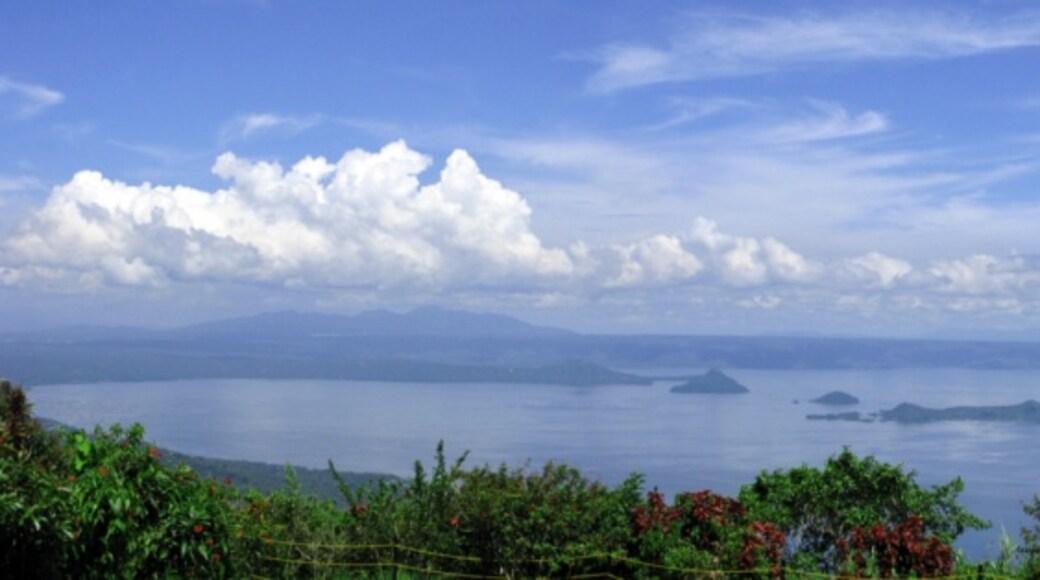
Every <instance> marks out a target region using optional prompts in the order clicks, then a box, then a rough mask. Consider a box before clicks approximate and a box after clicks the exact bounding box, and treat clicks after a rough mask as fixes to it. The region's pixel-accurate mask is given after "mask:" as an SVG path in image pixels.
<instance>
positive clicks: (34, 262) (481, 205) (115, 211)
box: [0, 142, 573, 288]
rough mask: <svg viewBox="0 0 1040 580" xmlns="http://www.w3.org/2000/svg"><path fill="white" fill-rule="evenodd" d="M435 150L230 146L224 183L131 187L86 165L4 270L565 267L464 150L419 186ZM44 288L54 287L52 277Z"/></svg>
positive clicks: (500, 270) (431, 279) (338, 281)
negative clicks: (309, 151)
mask: <svg viewBox="0 0 1040 580" xmlns="http://www.w3.org/2000/svg"><path fill="white" fill-rule="evenodd" d="M429 165H430V159H429V158H427V157H425V156H423V155H421V154H419V153H417V152H415V151H413V150H411V149H409V148H408V147H407V146H406V145H405V144H404V143H403V142H395V143H392V144H390V145H387V146H386V147H384V148H383V149H382V150H381V151H379V152H377V153H369V152H365V151H361V150H354V151H350V152H348V153H347V154H346V155H344V156H343V157H342V159H340V160H339V161H338V162H337V163H330V162H328V161H326V160H325V159H323V158H320V157H319V158H311V157H308V158H305V159H303V160H302V161H300V162H298V163H297V164H296V165H294V166H293V167H292V168H290V169H289V170H288V171H285V170H283V169H282V167H281V166H280V165H278V164H277V163H265V162H252V161H248V160H243V159H240V158H237V157H235V156H234V155H233V154H230V153H226V154H224V155H221V156H220V157H219V158H218V159H217V162H216V163H215V164H214V166H213V171H214V173H216V174H217V175H218V176H220V177H222V178H224V179H225V180H227V181H228V182H229V185H228V187H226V188H224V189H220V190H218V191H215V192H205V191H200V190H197V189H192V188H188V187H179V186H178V187H165V186H152V185H149V184H141V185H128V184H125V183H120V182H118V181H113V180H110V179H107V178H106V177H104V176H103V175H101V174H100V173H97V172H93V171H81V172H79V173H77V174H76V175H75V176H74V177H73V179H72V180H71V181H69V182H68V183H66V184H64V185H61V186H59V187H56V188H55V189H54V190H53V192H52V193H51V196H50V198H49V199H48V200H47V203H46V204H45V205H44V206H43V207H42V208H40V209H39V210H37V211H36V212H35V213H34V214H33V215H32V216H31V217H30V218H28V219H27V220H26V221H25V222H23V223H22V224H21V225H20V226H19V227H18V228H17V229H16V231H15V232H14V233H13V234H12V235H11V236H10V237H8V238H7V239H4V240H0V265H3V266H4V267H5V268H6V274H5V279H6V280H9V281H10V280H15V279H16V280H17V281H19V283H29V282H31V281H32V280H33V279H39V278H40V276H38V275H37V274H38V272H40V271H41V270H40V268H45V269H47V272H49V273H52V272H54V271H57V272H60V276H58V277H57V278H59V279H60V280H61V281H64V282H66V283H68V284H77V283H80V281H81V280H82V279H83V277H84V276H87V277H89V278H90V279H91V280H94V281H97V282H98V283H102V284H113V285H131V286H142V285H143V286H161V285H164V284H167V283H168V282H169V281H171V280H228V281H244V282H260V283H291V284H293V285H296V286H300V285H303V286H318V287H322V286H336V287H360V286H370V287H392V286H395V285H403V284H409V285H417V286H420V287H429V288H440V287H451V286H453V285H479V284H495V283H505V282H508V281H512V280H529V279H535V280H537V279H539V278H542V277H554V276H560V275H566V274H569V273H570V272H571V270H572V268H573V265H572V263H571V260H570V258H569V257H568V255H567V254H566V252H564V251H563V250H558V249H551V248H546V247H544V246H543V245H542V243H541V241H540V240H539V239H538V237H537V236H535V234H534V233H533V232H532V231H531V229H530V215H531V210H530V208H529V207H528V205H527V203H526V202H525V201H524V200H523V198H521V197H520V196H519V195H518V194H516V193H515V192H513V191H510V190H508V189H505V188H504V187H502V185H501V184H499V183H498V182H496V181H494V180H491V179H489V178H487V177H485V176H484V175H483V174H482V173H481V172H480V170H479V168H478V167H477V165H476V163H475V162H474V161H473V159H472V158H470V157H469V155H468V154H466V153H465V152H464V151H456V152H455V153H453V154H452V155H451V156H450V157H449V158H448V160H447V163H446V165H445V167H444V169H443V170H442V172H441V175H440V180H439V181H438V182H436V183H434V184H431V185H427V186H422V187H420V185H419V181H418V178H417V175H418V174H419V173H421V172H422V171H424V170H425V169H426V168H428V167H429ZM47 281H48V283H55V276H53V275H51V274H49V275H48V277H47Z"/></svg>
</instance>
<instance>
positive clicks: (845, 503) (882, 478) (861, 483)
mask: <svg viewBox="0 0 1040 580" xmlns="http://www.w3.org/2000/svg"><path fill="white" fill-rule="evenodd" d="M963 489H964V483H963V482H962V481H961V480H960V479H959V478H958V479H955V480H953V481H951V482H949V483H947V484H944V485H937V486H934V487H932V488H930V489H929V488H925V487H922V486H921V485H920V484H918V483H917V482H916V480H915V474H914V473H913V472H912V471H911V472H906V471H904V470H903V468H902V467H901V466H894V465H889V464H886V463H882V462H880V461H877V460H876V459H874V458H873V457H869V456H868V457H864V458H859V457H857V456H856V455H855V454H853V453H852V452H851V451H849V450H848V449H845V450H844V451H842V452H841V453H840V454H838V455H836V456H834V457H831V458H829V459H828V460H827V461H826V462H825V464H824V467H823V469H817V468H814V467H809V466H802V467H798V468H794V469H790V470H777V471H773V472H771V473H770V472H762V473H761V474H759V476H758V477H757V478H756V479H755V482H754V483H752V484H750V485H746V486H744V487H743V488H742V489H741V491H740V499H741V501H743V502H744V503H745V504H746V505H747V507H748V509H749V510H750V512H751V513H752V514H753V515H754V517H755V518H756V519H759V520H762V521H769V522H775V523H776V524H778V525H779V526H780V527H781V528H782V529H783V530H784V532H785V533H786V535H787V538H788V542H789V550H790V551H791V552H792V554H791V557H792V558H793V559H794V560H797V561H799V562H803V563H812V564H813V565H814V566H818V567H820V568H822V569H825V570H836V569H838V567H839V566H840V565H841V564H842V562H841V558H840V555H839V554H838V550H837V549H836V546H837V542H838V540H845V541H849V540H850V537H851V534H852V532H853V530H854V529H856V528H861V529H867V528H871V527H872V526H875V525H878V524H880V525H882V526H887V527H894V526H898V525H900V524H902V523H904V522H906V521H907V520H908V519H909V518H910V517H911V516H917V517H919V518H921V521H922V525H923V528H922V533H924V534H925V535H927V536H934V537H935V538H937V539H938V540H939V541H941V542H943V543H944V544H950V543H952V542H953V540H954V539H955V538H956V537H957V536H959V535H960V534H961V533H962V532H963V531H964V530H965V529H966V528H983V527H985V526H986V525H987V524H986V523H985V522H983V521H982V520H980V519H979V518H977V517H975V516H974V515H972V514H970V513H968V512H967V511H966V510H965V509H964V508H963V506H961V505H960V504H959V503H958V502H957V496H958V495H959V494H960V492H961V491H962V490H963Z"/></svg>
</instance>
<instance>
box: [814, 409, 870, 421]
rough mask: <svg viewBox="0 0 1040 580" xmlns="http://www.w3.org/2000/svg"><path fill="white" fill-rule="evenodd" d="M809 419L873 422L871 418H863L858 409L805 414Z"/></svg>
mask: <svg viewBox="0 0 1040 580" xmlns="http://www.w3.org/2000/svg"><path fill="white" fill-rule="evenodd" d="M805 418H806V419H808V420H810V421H855V422H858V423H873V422H874V420H873V419H868V418H864V417H863V416H862V415H861V414H860V413H859V411H848V412H846V413H827V414H824V415H806V416H805Z"/></svg>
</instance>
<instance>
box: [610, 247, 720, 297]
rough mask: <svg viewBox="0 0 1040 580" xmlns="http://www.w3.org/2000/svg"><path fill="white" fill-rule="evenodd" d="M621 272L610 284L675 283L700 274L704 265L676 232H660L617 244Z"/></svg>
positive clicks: (613, 285) (611, 285) (611, 279)
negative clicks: (639, 239)
mask: <svg viewBox="0 0 1040 580" xmlns="http://www.w3.org/2000/svg"><path fill="white" fill-rule="evenodd" d="M614 249H615V251H616V252H617V255H618V257H619V258H620V259H619V260H618V264H619V272H618V273H617V274H616V275H615V276H613V277H611V278H610V279H608V280H607V282H606V286H607V287H619V286H633V285H640V284H645V283H648V282H649V283H655V284H661V283H671V282H678V281H682V280H687V279H689V278H692V277H693V276H696V275H697V273H698V272H700V271H701V269H702V268H703V267H704V265H703V264H701V261H700V260H699V259H698V258H697V256H695V255H693V254H691V253H690V252H688V251H687V250H686V249H685V248H683V245H682V242H681V241H680V240H679V238H677V237H675V236H663V235H657V236H654V237H652V238H647V239H645V240H641V241H639V242H636V243H634V244H629V245H626V246H615V248H614Z"/></svg>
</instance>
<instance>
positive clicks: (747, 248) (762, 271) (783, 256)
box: [689, 217, 819, 286]
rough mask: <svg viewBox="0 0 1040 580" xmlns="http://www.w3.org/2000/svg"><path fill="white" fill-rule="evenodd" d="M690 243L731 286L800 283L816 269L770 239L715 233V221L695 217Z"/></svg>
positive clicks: (812, 275)
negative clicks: (699, 247) (704, 253)
mask: <svg viewBox="0 0 1040 580" xmlns="http://www.w3.org/2000/svg"><path fill="white" fill-rule="evenodd" d="M689 237H690V241H691V242H692V243H695V244H699V245H700V246H702V247H703V248H704V249H705V250H707V252H708V260H709V261H710V263H711V265H712V267H713V269H714V270H715V271H716V273H717V274H718V275H719V276H720V277H721V278H722V279H723V280H724V281H726V282H727V283H730V284H732V285H734V286H754V285H759V284H764V283H766V282H769V281H782V282H804V281H808V280H811V279H813V278H814V277H815V276H816V275H817V274H818V271H819V266H818V265H817V264H814V263H812V262H810V261H809V260H807V259H805V258H804V257H803V256H802V255H801V254H799V253H797V252H795V251H794V250H792V249H791V248H789V247H787V246H786V245H784V244H783V243H781V242H779V241H777V240H775V239H773V238H765V239H761V240H760V239H756V238H748V237H740V236H733V235H730V234H725V233H722V232H720V231H719V229H718V226H717V225H716V224H715V222H713V221H711V220H708V219H705V218H703V217H698V218H697V219H696V220H695V221H694V223H693V228H692V229H691V232H690V236H689Z"/></svg>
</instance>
